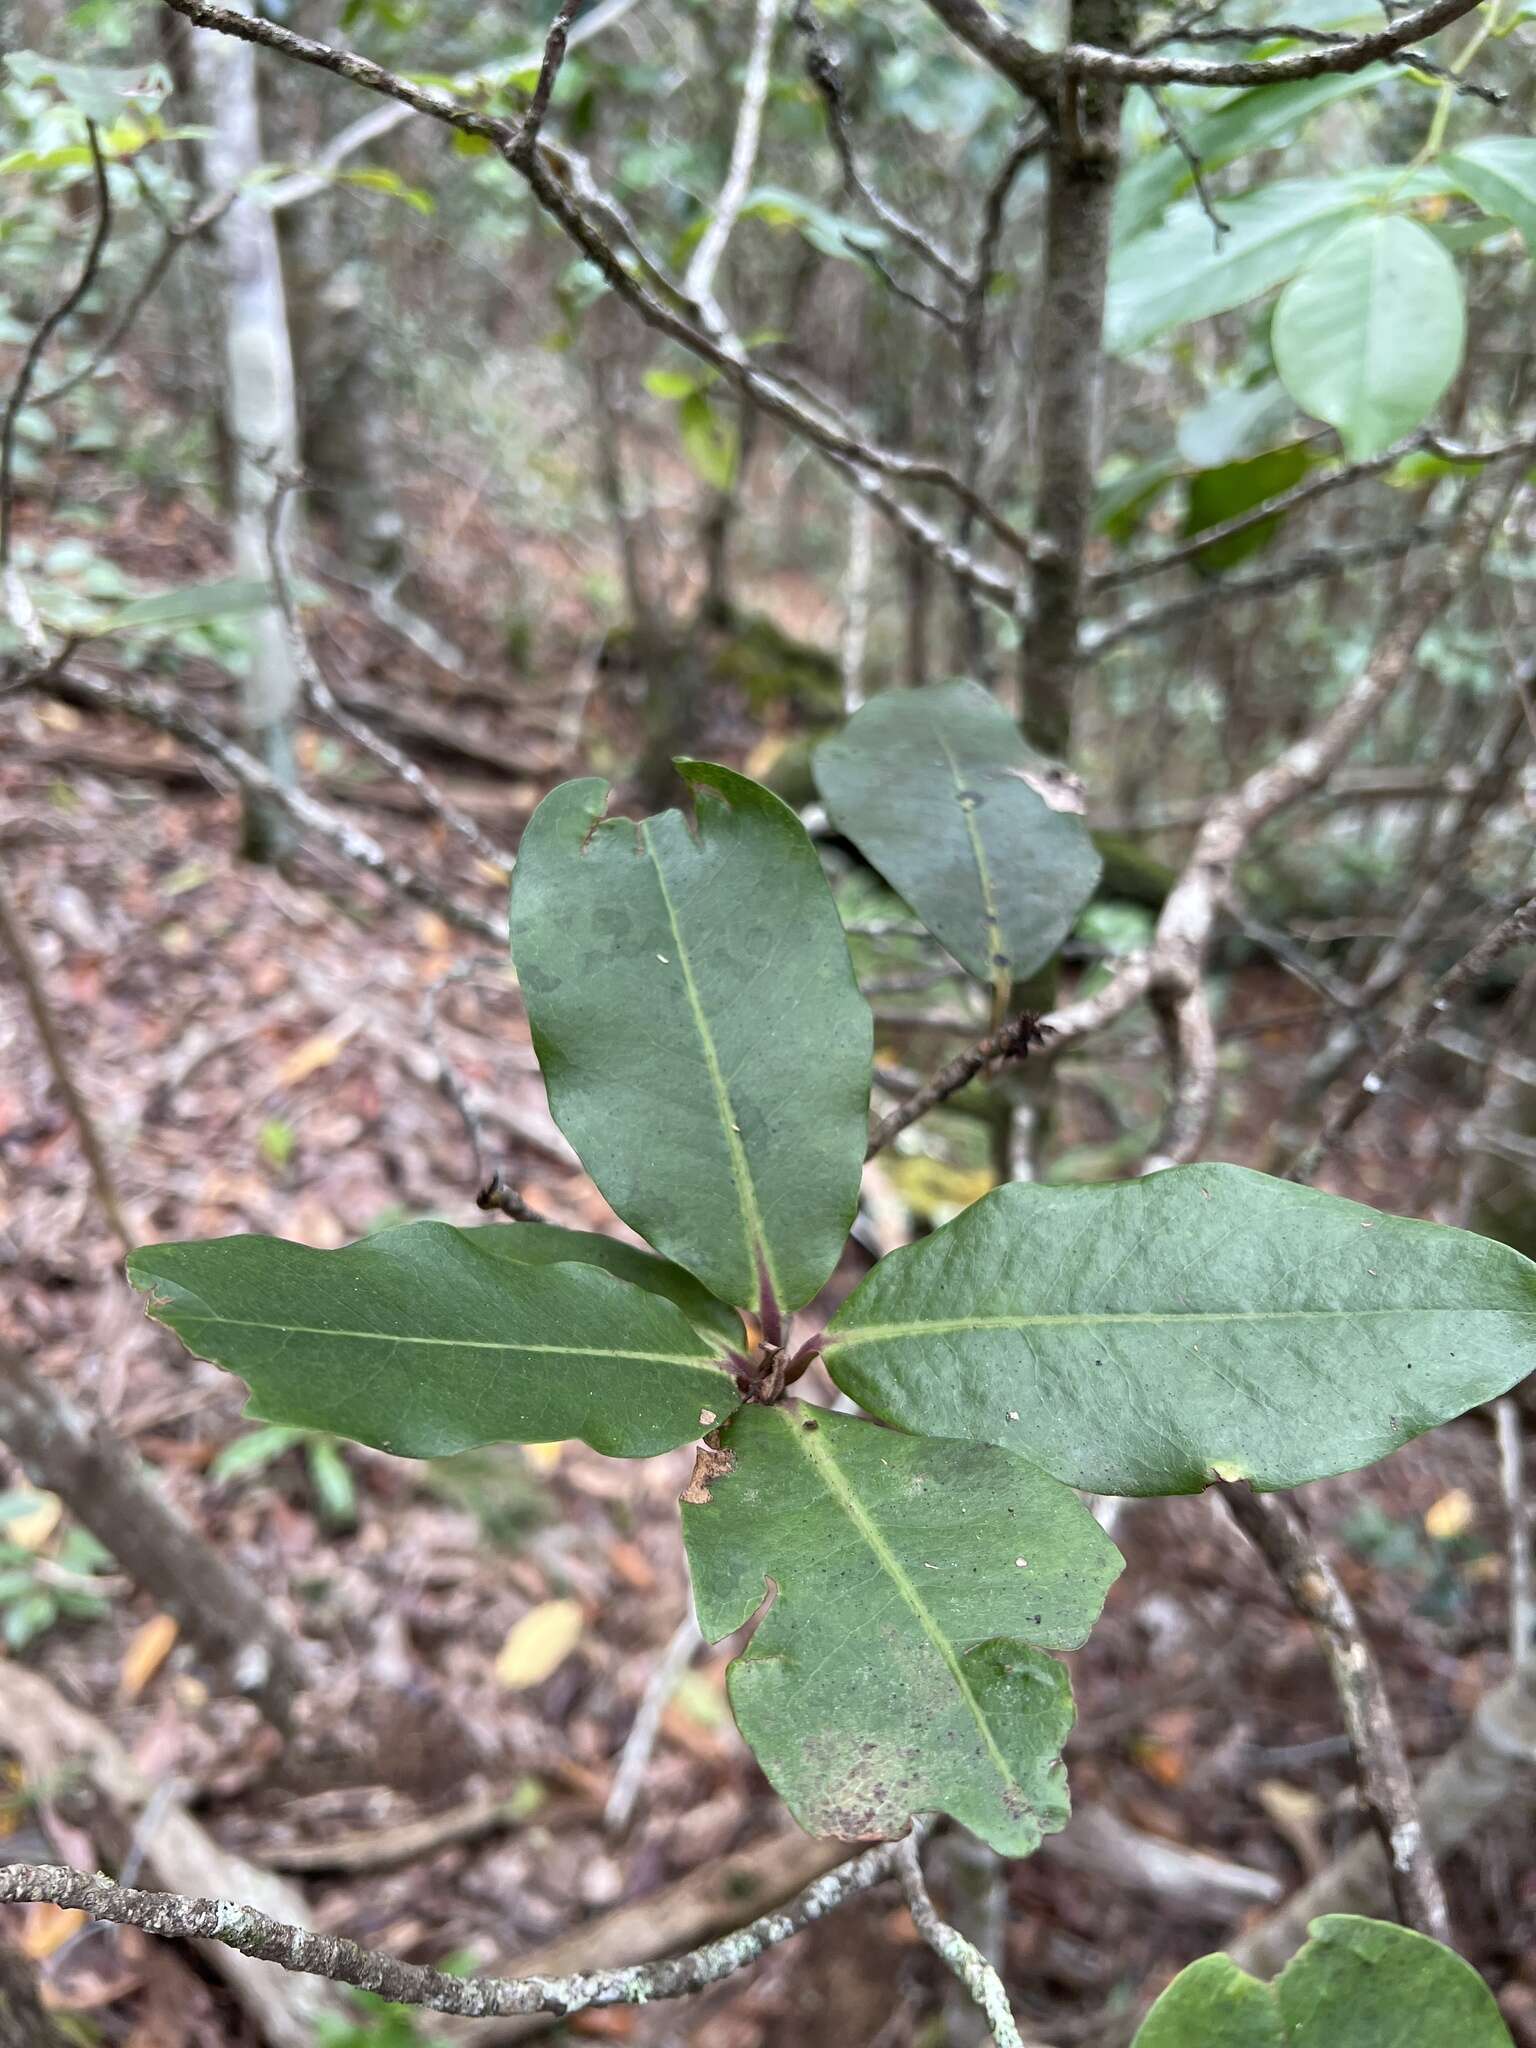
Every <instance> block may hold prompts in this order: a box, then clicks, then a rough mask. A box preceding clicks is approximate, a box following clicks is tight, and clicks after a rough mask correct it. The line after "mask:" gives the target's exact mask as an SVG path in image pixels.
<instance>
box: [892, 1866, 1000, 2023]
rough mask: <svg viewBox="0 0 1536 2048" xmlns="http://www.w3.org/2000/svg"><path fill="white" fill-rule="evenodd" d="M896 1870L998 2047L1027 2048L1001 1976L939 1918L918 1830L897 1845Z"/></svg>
mask: <svg viewBox="0 0 1536 2048" xmlns="http://www.w3.org/2000/svg"><path fill="white" fill-rule="evenodd" d="M896 1872H897V1875H898V1876H899V1877H900V1879H901V1888H902V1890H903V1891H904V1892H905V1893H906V1898H907V1908H908V1910H909V1912H910V1913H911V1915H912V1921H913V1925H914V1926H915V1927H916V1928H917V1931H918V1933H919V1934H920V1935H921V1936H922V1937H923V1939H924V1941H926V1942H927V1944H928V1946H929V1947H930V1948H931V1949H932V1950H933V1952H934V1954H935V1955H936V1956H937V1957H938V1958H939V1960H940V1961H941V1962H942V1963H943V1964H944V1966H945V1968H946V1969H948V1970H951V1971H953V1972H954V1975H955V1976H956V1977H957V1978H958V1979H959V1981H960V1983H961V1984H963V1985H964V1986H965V1989H966V1991H967V1993H968V1994H969V1996H970V1997H971V1998H972V1999H974V2000H975V2002H976V2004H977V2005H978V2006H979V2007H980V2008H981V2011H982V2013H983V2014H984V2015H985V2017H986V2022H987V2028H988V2031H989V2032H990V2033H991V2036H992V2039H993V2041H994V2042H995V2043H996V2048H1026V2044H1025V2042H1024V2041H1023V2039H1022V2037H1021V2036H1020V2033H1019V2024H1018V2021H1017V2020H1016V2019H1015V2018H1014V2016H1013V2008H1012V2006H1010V2004H1009V2003H1008V1993H1007V1991H1006V1989H1005V1988H1004V1986H1003V1980H1002V1978H1001V1977H999V1976H998V1974H997V1972H996V1970H994V1969H993V1967H992V1965H991V1964H990V1963H989V1962H988V1961H987V1959H986V1957H985V1956H984V1955H983V1954H982V1952H981V1950H980V1949H979V1948H977V1946H976V1945H975V1943H974V1942H970V1941H967V1940H966V1938H965V1936H964V1935H963V1934H962V1933H961V1932H960V1931H959V1929H958V1928H956V1927H951V1926H950V1924H949V1922H948V1921H947V1920H941V1919H940V1918H939V1915H938V1913H937V1911H936V1910H935V1908H934V1903H933V1900H932V1899H931V1898H930V1897H929V1894H928V1887H927V1885H926V1884H925V1883H924V1881H923V1866H922V1863H921V1862H920V1860H919V1857H918V1840H917V1837H916V1835H915V1834H914V1835H908V1836H907V1838H906V1840H905V1841H904V1842H901V1843H899V1844H898V1845H897V1854H896Z"/></svg>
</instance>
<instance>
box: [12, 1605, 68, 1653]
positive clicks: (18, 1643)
mask: <svg viewBox="0 0 1536 2048" xmlns="http://www.w3.org/2000/svg"><path fill="white" fill-rule="evenodd" d="M58 1618H59V1603H58V1601H57V1600H55V1598H54V1597H53V1595H52V1594H51V1593H43V1592H36V1593H23V1595H22V1596H21V1598H20V1599H19V1600H16V1601H13V1602H12V1604H11V1605H10V1606H9V1607H7V1608H6V1610H5V1631H4V1633H5V1643H6V1648H7V1649H10V1650H24V1649H25V1648H26V1647H27V1645H28V1643H33V1642H36V1640H37V1638H38V1637H39V1636H42V1635H46V1634H47V1633H48V1631H49V1629H51V1628H52V1627H53V1624H54V1623H55V1622H56V1621H57V1620H58Z"/></svg>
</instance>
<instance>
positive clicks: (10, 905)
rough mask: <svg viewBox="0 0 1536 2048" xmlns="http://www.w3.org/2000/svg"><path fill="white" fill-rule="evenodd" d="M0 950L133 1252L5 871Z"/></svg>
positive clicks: (99, 1189) (102, 1202)
mask: <svg viewBox="0 0 1536 2048" xmlns="http://www.w3.org/2000/svg"><path fill="white" fill-rule="evenodd" d="M0 948H3V949H4V951H5V953H6V955H7V957H8V958H9V960H10V963H11V967H12V969H13V971H14V973H15V976H16V979H17V981H18V982H19V983H20V985H21V990H22V994H23V995H24V996H25V997H26V999H27V1008H28V1009H29V1010H30V1011H31V1012H32V1022H33V1024H34V1025H35V1026H36V1029H37V1035H38V1038H39V1039H40V1041H41V1042H42V1047H43V1051H44V1052H45V1053H46V1054H47V1056H48V1064H49V1066H50V1067H51V1068H52V1070H53V1078H54V1080H55V1082H56V1083H57V1084H58V1090H59V1093H60V1094H61V1095H62V1096H63V1098H64V1101H65V1104H66V1106H67V1108H68V1110H69V1113H70V1115H71V1116H72V1117H73V1119H74V1122H75V1129H76V1130H77V1131H78V1132H79V1134H80V1148H81V1150H82V1151H83V1152H84V1154H85V1157H86V1163H87V1165H88V1166H89V1167H90V1169H91V1180H92V1182H93V1183H94V1184H95V1188H96V1200H97V1203H98V1205H99V1206H100V1209H101V1213H102V1215H103V1216H104V1217H105V1218H106V1220H107V1222H108V1224H109V1225H110V1227H111V1230H112V1234H113V1236H114V1237H115V1238H116V1239H117V1241H118V1243H119V1244H120V1245H121V1246H122V1248H123V1250H124V1252H125V1253H127V1252H131V1251H132V1250H133V1248H134V1245H135V1244H136V1243H137V1241H138V1240H137V1239H136V1238H135V1237H134V1234H133V1231H132V1230H131V1229H130V1227H129V1224H128V1220H127V1216H126V1214H125V1212H124V1209H123V1204H122V1199H121V1197H120V1196H119V1194H118V1192H117V1182H116V1180H115V1178H114V1177H113V1173H112V1167H111V1164H110V1162H109V1161H108V1159H107V1148H106V1146H105V1145H104V1144H103V1143H102V1139H101V1133H100V1131H99V1130H98V1129H97V1128H96V1119H95V1117H94V1116H92V1114H91V1109H90V1105H89V1103H87V1101H86V1099H85V1097H84V1096H83V1095H82V1094H81V1092H80V1088H79V1086H78V1084H77V1082H76V1080H75V1075H74V1069H73V1068H72V1066H71V1065H70V1058H69V1052H68V1049H67V1048H66V1046H65V1044H64V1034H63V1032H62V1031H60V1029H59V1024H58V1019H57V1018H56V1017H55V1016H54V1014H53V1005H52V1004H51V1003H50V1002H49V1000H48V991H47V989H46V988H45V987H44V985H43V974H42V969H41V967H40V966H39V965H38V960H37V955H36V954H35V953H34V952H33V951H32V946H31V942H30V940H29V939H28V937H27V931H26V926H25V925H24V924H23V923H22V919H21V913H20V911H19V910H18V909H17V907H16V903H15V900H14V899H13V897H12V896H11V893H10V890H9V888H8V887H7V884H6V879H5V874H4V872H3V870H0Z"/></svg>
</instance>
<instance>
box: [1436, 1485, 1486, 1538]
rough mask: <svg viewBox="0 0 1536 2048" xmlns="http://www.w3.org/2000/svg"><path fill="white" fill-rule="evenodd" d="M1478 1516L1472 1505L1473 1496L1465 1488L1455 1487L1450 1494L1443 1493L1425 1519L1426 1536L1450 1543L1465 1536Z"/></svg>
mask: <svg viewBox="0 0 1536 2048" xmlns="http://www.w3.org/2000/svg"><path fill="white" fill-rule="evenodd" d="M1476 1516H1477V1510H1476V1509H1475V1508H1474V1507H1473V1505H1472V1496H1471V1495H1470V1494H1469V1493H1468V1492H1467V1490H1466V1488H1465V1487H1464V1486H1453V1487H1452V1488H1451V1490H1450V1492H1449V1493H1442V1494H1441V1496H1440V1498H1439V1499H1438V1500H1437V1501H1436V1502H1435V1504H1434V1506H1433V1507H1432V1508H1431V1509H1430V1510H1429V1513H1428V1514H1427V1515H1426V1516H1425V1517H1424V1530H1425V1534H1426V1535H1429V1536H1432V1537H1433V1538H1434V1539H1435V1541H1436V1542H1437V1543H1450V1542H1452V1541H1453V1540H1454V1539H1455V1538H1456V1537H1458V1536H1465V1535H1466V1533H1467V1531H1468V1530H1469V1529H1470V1528H1471V1526H1472V1524H1473V1522H1474V1520H1475V1519H1476Z"/></svg>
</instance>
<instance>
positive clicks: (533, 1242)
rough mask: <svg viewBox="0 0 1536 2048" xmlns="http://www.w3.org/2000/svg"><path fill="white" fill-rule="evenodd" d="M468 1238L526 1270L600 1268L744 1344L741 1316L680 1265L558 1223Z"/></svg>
mask: <svg viewBox="0 0 1536 2048" xmlns="http://www.w3.org/2000/svg"><path fill="white" fill-rule="evenodd" d="M464 1234H465V1236H466V1237H471V1238H473V1239H474V1241H475V1243H476V1245H477V1246H478V1247H479V1249H480V1250H481V1251H484V1252H490V1253H493V1254H494V1255H495V1256H496V1257H497V1258H502V1259H513V1260H516V1261H517V1262H518V1263H519V1264H520V1265H524V1266H552V1265H557V1264H571V1263H574V1264H576V1265H581V1266H601V1267H602V1269H603V1271H604V1272H605V1273H617V1275H618V1276H619V1278H620V1279H621V1280H628V1281H630V1282H632V1283H633V1285H634V1286H636V1287H643V1288H644V1289H645V1290H646V1292H647V1293H648V1294H660V1295H663V1296H664V1297H665V1298H666V1299H667V1300H668V1301H670V1302H674V1303H676V1305H677V1307H678V1308H680V1309H681V1310H682V1312H683V1314H684V1315H685V1316H686V1317H687V1318H688V1320H689V1322H690V1323H692V1325H693V1327H694V1328H695V1329H696V1330H699V1331H702V1332H703V1334H704V1335H705V1336H706V1337H715V1338H718V1339H720V1340H721V1341H722V1342H723V1343H725V1344H729V1345H738V1346H739V1345H740V1344H741V1342H742V1340H743V1334H744V1333H743V1331H742V1327H741V1317H740V1316H739V1315H738V1314H737V1313H736V1311H735V1309H733V1308H727V1307H726V1305H725V1303H724V1302H723V1301H716V1299H715V1297H714V1296H713V1295H712V1294H711V1293H710V1292H709V1290H708V1288H706V1287H701V1286H700V1285H699V1283H698V1281H697V1280H695V1279H694V1277H693V1275H692V1274H691V1273H685V1272H684V1271H683V1269H682V1267H681V1266H674V1265H673V1264H672V1262H671V1260H670V1259H658V1258H657V1256H656V1254H655V1253H654V1252H648V1251H642V1249H641V1248H640V1246H639V1245H636V1244H624V1243H622V1242H621V1241H620V1239H618V1238H616V1237H603V1236H601V1235H599V1233H598V1232H597V1231H595V1230H564V1229H562V1228H561V1226H560V1225H559V1224H558V1223H489V1224H485V1225H483V1226H482V1227H481V1228H479V1229H477V1230H468V1231H466V1232H465V1233H464Z"/></svg>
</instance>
